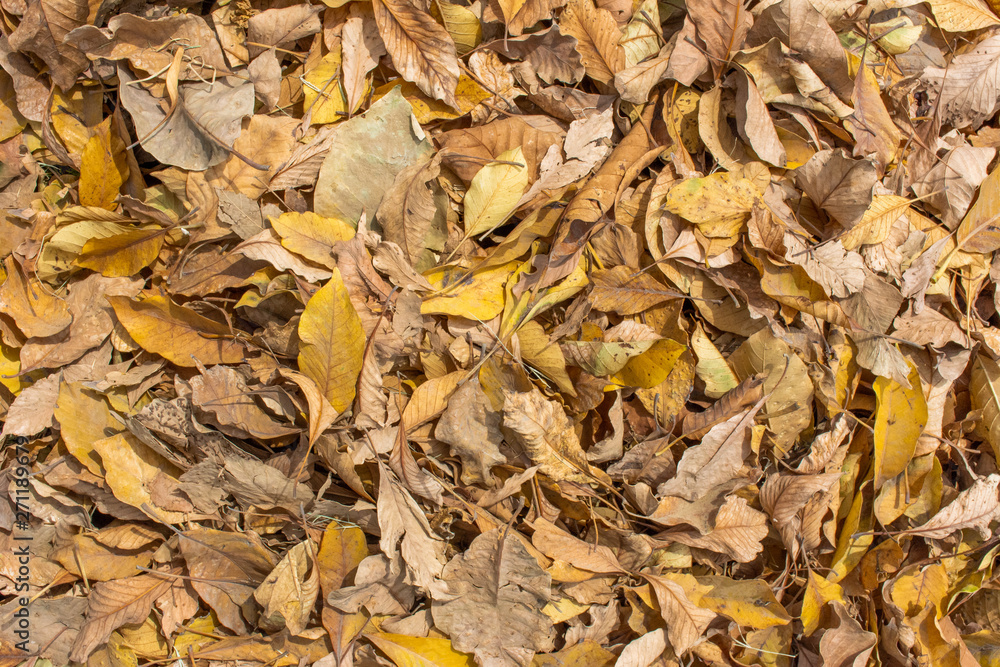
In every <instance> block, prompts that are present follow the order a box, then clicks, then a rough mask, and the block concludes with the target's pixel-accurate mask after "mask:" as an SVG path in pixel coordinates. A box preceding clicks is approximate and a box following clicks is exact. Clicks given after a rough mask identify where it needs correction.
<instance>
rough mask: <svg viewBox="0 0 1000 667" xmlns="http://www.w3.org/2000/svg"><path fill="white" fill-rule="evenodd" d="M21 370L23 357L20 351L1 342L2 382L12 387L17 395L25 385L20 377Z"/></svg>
mask: <svg viewBox="0 0 1000 667" xmlns="http://www.w3.org/2000/svg"><path fill="white" fill-rule="evenodd" d="M20 372H21V357H20V354H19V353H18V351H17V350H16V349H15V348H10V347H7V346H6V345H4V344H3V343H0V384H2V385H3V386H5V387H7V389H10V392H11V393H12V394H14V395H15V396H17V395H18V394H20V393H21V390H22V389H24V387H25V383H24V382H23V380H22V379H21V378H20V377H19V373H20Z"/></svg>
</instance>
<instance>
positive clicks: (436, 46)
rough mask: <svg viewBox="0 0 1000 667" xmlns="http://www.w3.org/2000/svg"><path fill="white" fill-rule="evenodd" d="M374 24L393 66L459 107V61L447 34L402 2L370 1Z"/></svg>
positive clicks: (400, 0) (433, 22)
mask: <svg viewBox="0 0 1000 667" xmlns="http://www.w3.org/2000/svg"><path fill="white" fill-rule="evenodd" d="M372 9H373V10H374V12H375V23H376V24H378V31H379V34H380V35H381V36H382V41H383V42H385V48H386V50H387V51H388V52H389V56H390V57H391V58H392V64H393V66H394V67H395V68H396V69H397V70H398V71H399V73H400V74H402V75H403V78H405V79H406V80H407V81H412V82H413V83H415V84H417V86H419V87H420V90H422V91H423V92H424V93H425V94H427V95H429V96H430V97H433V98H434V99H436V100H443V101H444V102H445V103H447V104H449V105H450V106H452V107H457V106H458V101H457V100H456V99H455V87H456V86H457V85H458V75H459V73H460V70H459V67H458V58H457V54H456V52H455V42H454V40H452V38H451V35H449V34H448V31H447V30H445V29H444V28H442V27H441V26H439V25H438V24H437V23H436V22H435V21H434V19H432V18H431V16H430V14H428V13H427V12H426V11H423V10H422V9H420V8H419V7H418V6H417V5H414V4H412V3H409V2H403V1H402V0H373V1H372Z"/></svg>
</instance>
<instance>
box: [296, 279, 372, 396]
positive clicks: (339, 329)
mask: <svg viewBox="0 0 1000 667" xmlns="http://www.w3.org/2000/svg"><path fill="white" fill-rule="evenodd" d="M298 332H299V340H300V343H299V358H298V362H299V370H300V371H302V373H303V374H305V375H306V376H307V377H308V378H309V379H311V380H312V381H313V382H315V383H316V386H317V388H318V389H319V391H320V393H321V394H322V395H323V396H324V397H326V399H327V400H328V401H329V402H330V405H332V406H333V409H334V410H336V411H337V412H343V411H344V410H346V409H347V408H348V407H350V405H351V403H352V402H353V401H354V396H355V393H356V388H355V384H356V383H357V379H358V375H360V373H361V363H362V355H363V354H364V348H365V332H364V329H363V328H362V327H361V319H360V318H359V317H358V314H357V312H356V311H355V310H354V306H353V304H351V299H350V296H349V295H348V293H347V288H346V287H345V286H344V281H343V280H342V279H341V277H340V271H339V269H334V270H333V277H331V278H330V280H329V281H328V282H327V283H326V284H325V285H324V286H323V287H321V288H320V289H319V290H318V291H317V292H316V293H315V294H313V296H312V298H310V299H309V301H308V302H307V303H306V309H305V311H304V312H303V313H302V318H301V319H300V320H299V327H298Z"/></svg>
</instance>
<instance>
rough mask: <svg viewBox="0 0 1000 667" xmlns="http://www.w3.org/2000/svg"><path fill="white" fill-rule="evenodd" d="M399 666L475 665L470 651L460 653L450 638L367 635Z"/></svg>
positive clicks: (443, 666)
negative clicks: (454, 647)
mask: <svg viewBox="0 0 1000 667" xmlns="http://www.w3.org/2000/svg"><path fill="white" fill-rule="evenodd" d="M365 639H368V640H369V641H370V642H371V643H373V644H375V646H377V647H378V649H379V650H380V651H382V652H383V653H385V654H386V655H387V656H389V659H390V660H392V661H393V662H394V663H396V665H397V667H475V664H476V663H475V661H474V660H473V659H472V656H471V655H469V654H468V653H459V652H458V651H456V650H455V649H453V648H452V647H451V641H450V640H448V639H438V638H436V637H411V636H409V635H394V634H388V633H384V632H383V633H379V634H370V635H365Z"/></svg>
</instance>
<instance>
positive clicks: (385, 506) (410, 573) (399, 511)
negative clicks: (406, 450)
mask: <svg viewBox="0 0 1000 667" xmlns="http://www.w3.org/2000/svg"><path fill="white" fill-rule="evenodd" d="M378 522H379V528H380V529H381V531H382V536H381V538H380V540H379V546H380V547H381V548H382V552H383V553H386V554H391V555H395V554H397V553H398V554H400V555H401V556H402V559H403V561H404V562H405V563H406V566H407V567H406V568H405V570H406V581H407V583H410V584H413V585H415V586H419V587H420V588H423V589H425V590H428V591H436V590H440V585H441V584H440V582H439V581H438V580H439V578H440V577H441V571H442V569H443V568H444V553H445V543H444V541H443V540H441V538H439V537H438V536H437V535H435V534H434V532H433V531H432V530H431V526H430V524H429V523H427V519H426V518H425V517H424V513H423V510H421V509H420V506H419V505H417V503H416V501H415V500H414V499H413V497H412V496H410V494H409V493H408V492H407V491H406V489H404V488H403V487H402V486H401V485H400V483H399V481H398V480H397V479H396V478H395V475H393V474H392V473H391V472H390V471H389V470H388V469H384V468H383V469H382V470H381V471H380V474H379V493H378ZM393 565H394V566H395V565H396V563H395V561H394V563H393Z"/></svg>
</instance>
